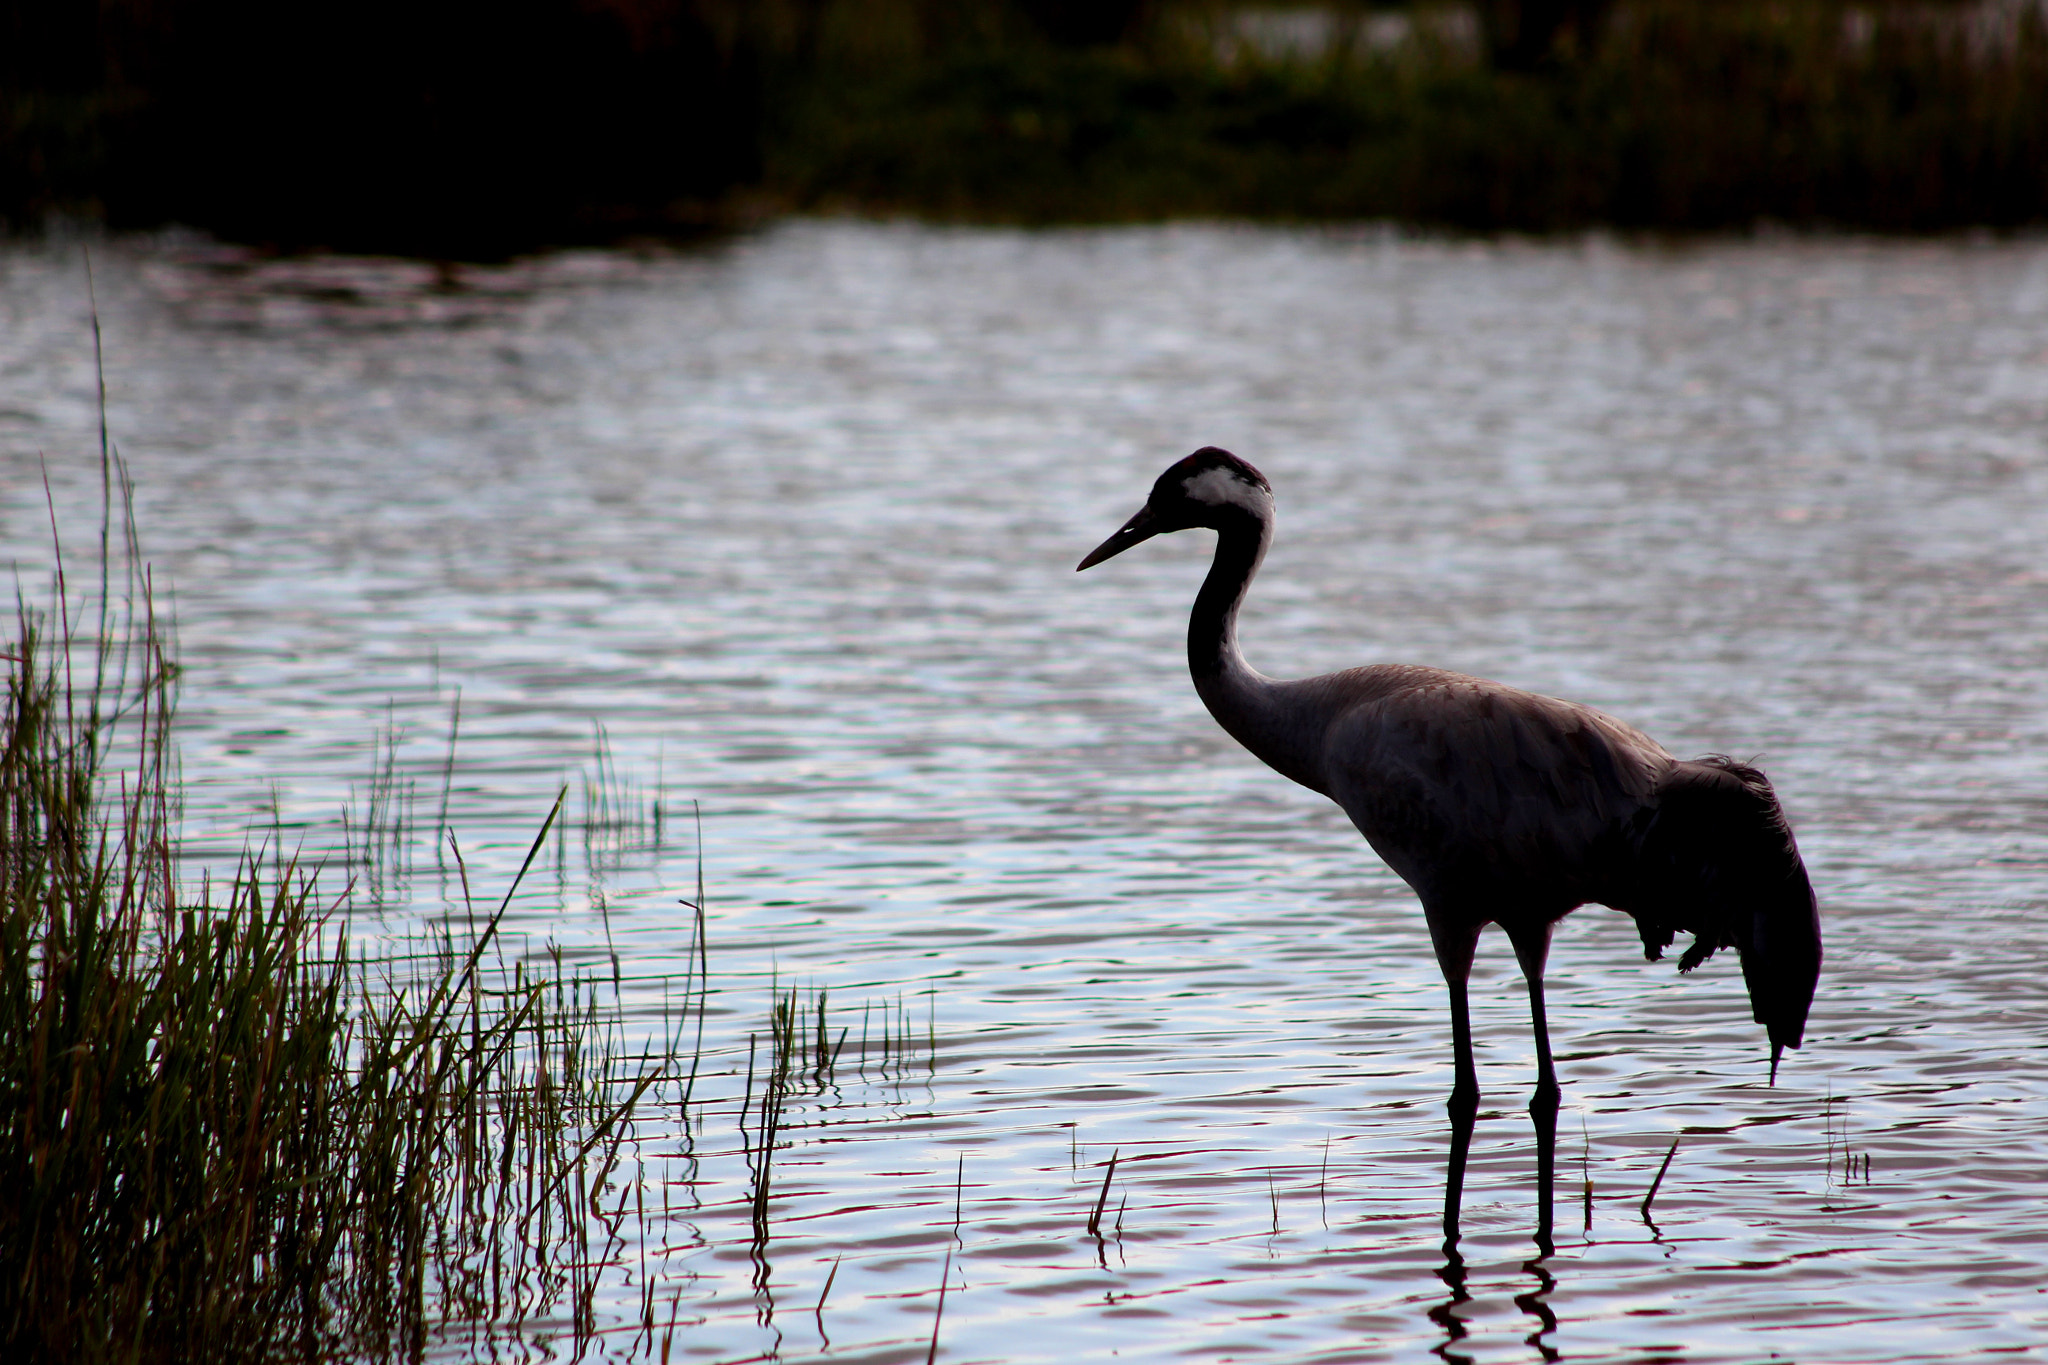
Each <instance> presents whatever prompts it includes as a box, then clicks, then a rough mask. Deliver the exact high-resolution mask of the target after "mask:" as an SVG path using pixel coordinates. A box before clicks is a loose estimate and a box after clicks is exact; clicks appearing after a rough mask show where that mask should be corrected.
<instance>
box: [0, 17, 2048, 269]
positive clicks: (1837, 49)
mask: <svg viewBox="0 0 2048 1365" xmlns="http://www.w3.org/2000/svg"><path fill="white" fill-rule="evenodd" d="M761 205H768V206H786V207H797V208H804V207H852V208H856V209H865V210H882V211H909V212H917V213H926V214H933V215H939V216H944V217H954V218H965V219H984V220H999V221H1022V222H1051V221H1103V220H1116V219H1131V218H1153V217H1163V216H1171V215H1184V214H1200V215H1214V214H1222V215H1245V216H1253V217H1281V218H1395V219H1401V220H1407V221H1415V222H1424V223H1435V224H1445V225H1452V226H1457V227H1465V228H1474V229H1481V230H1491V229H1526V230H1549V229H1560V228H1571V227H1576V226H1582V225H1589V224H1612V225H1616V226H1622V227H1639V228H1670V229H1702V228H1726V227H1741V226H1747V225H1750V224H1754V223H1757V222H1759V221H1779V222H1785V223H1791V224H1812V225H1832V226H1844V227H1858V228H1875V229H1880V230H1899V231H1927V230H1939V229H1944V228H1953V227H1961V226H1976V225H1986V226H1996V227H2003V226H2017V225H2022V224H2029V223H2038V222H2041V221H2043V220H2048V25H2044V22H2043V6H2042V5H2041V4H2040V3H2038V2H2037V0H1861V2H1860V3H1853V4H1852V3H1846V2H1845V0H1472V3H1464V4H1456V3H1428V2H1427V0H1418V3H1413V4H1384V3H1382V4H1375V3H1367V2H1366V0H1328V3H1324V4H1320V5H1299V4H1295V5H1287V4H1264V5H1257V4H1241V5H1233V4H1226V3H1223V2H1222V0H981V3H967V2H966V0H950V2H948V0H501V2H500V3H497V4H492V5H484V4H481V3H478V2H477V0H409V3H405V4H399V3H395V0H358V2H357V3H353V4H350V5H347V6H328V5H320V4H312V5H305V6H282V7H280V6H276V5H259V4H256V3H254V0H0V217H4V218H5V219H6V220H7V221H8V222H9V223H10V224H13V225H15V226H17V227H28V226H33V225H34V224H35V223H36V222H38V221H40V220H43V219H46V218H48V217H50V216H51V215H56V214H67V215H74V216H83V217H88V218H99V219H102V220H104V221H106V222H108V223H110V224H112V225H115V226H119V227H133V226H147V225H151V224H158V223H164V222H182V223H187V224H192V225H195V226H199V227H202V228H206V229H208V230H211V231H214V232H217V233H220V234H222V235H224V236H228V237H231V238H237V239H241V240H247V241H254V242H260V243H268V244H272V245H276V246H279V247H285V248H290V247H305V246H316V245H318V246H330V247H337V248H345V249H370V250H394V251H408V252H417V253H423V254H429V255H450V256H479V255H494V254H502V253H505V252H510V251H516V250H521V249H525V248H529V247H532V246H537V245H541V244H545V243H561V242H568V241H590V240H616V239H618V238H620V237H623V236H629V235H634V234H648V233H653V234H663V233H673V232H677V231H682V230H688V229H691V228H693V227H697V226H701V225H705V224H715V223H717V222H719V221H722V220H724V219H726V218H728V217H730V216H732V215H733V214H734V213H735V212H736V211H738V210H739V209H740V208H741V206H745V207H747V208H748V209H749V210H750V211H751V210H752V209H756V208H758V207H759V206H761Z"/></svg>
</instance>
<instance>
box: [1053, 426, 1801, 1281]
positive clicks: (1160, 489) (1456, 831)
mask: <svg viewBox="0 0 2048 1365" xmlns="http://www.w3.org/2000/svg"><path fill="white" fill-rule="evenodd" d="M1198 526H1200V527H1208V528H1210V529H1211V530H1214V531H1215V532H1216V533H1217V539H1216V556H1215V559H1214V561H1213V562H1212V563H1211V565H1210V567H1209V575H1208V578H1207V579H1206V580H1205V581H1204V582H1203V584H1202V588H1201V591H1200V592H1199V593H1198V594H1197V596H1196V598H1195V606H1194V612H1193V614H1192V616H1191V617H1190V619H1189V621H1188V667H1189V669H1190V670H1191V671H1192V672H1193V674H1194V680H1195V691H1196V692H1197V693H1198V694H1200V696H1201V698H1202V701H1203V703H1204V704H1205V705H1206V706H1207V707H1208V708H1209V713H1210V714H1211V715H1213V716H1214V717H1215V718H1216V720H1217V721H1218V722H1219V723H1220V724H1221V725H1222V726H1223V728H1224V729H1225V730H1227V731H1229V732H1230V734H1231V736H1232V737H1233V738H1235V739H1236V740H1237V741H1238V743H1240V744H1242V745H1244V747H1245V748H1247V749H1249V750H1251V752H1252V753H1253V754H1255V755H1256V756H1257V757H1259V758H1260V759H1262V760H1263V761H1264V762H1265V763H1266V764H1267V765H1268V766H1270V767H1271V768H1273V769H1274V770H1275V771H1277V772H1279V773H1281V774H1282V775H1283V776H1286V777H1289V778H1292V779H1293V780H1294V781H1296V782H1299V783H1300V784H1301V785H1302V786H1304V787H1307V788H1309V789H1310V790H1311V791H1317V792H1321V793H1322V794H1323V795H1325V796H1327V797H1329V798H1330V799H1331V800H1333V801H1335V802H1336V803H1337V804H1338V805H1339V806H1342V807H1343V808H1344V811H1345V813H1346V814H1347V815H1349V816H1350V817H1351V822H1352V823H1353V824H1354V825H1356V826H1357V827H1358V830H1359V832H1360V833H1362V834H1363V835H1365V837H1366V840H1367V842H1368V843H1370V844H1371V845H1372V847H1373V850H1374V852H1376V853H1378V854H1379V856H1380V857H1381V858H1383V859H1385V860H1386V862H1387V865H1388V866H1390V867H1392V868H1393V869H1394V871H1395V872H1397V873H1399V874H1400V876H1401V877H1402V879H1403V880H1405V881H1406V882H1407V883H1408V885H1409V886H1411V887H1412V888H1414V890H1415V893H1416V895H1417V896H1418V897H1420V899H1421V901H1422V908H1423V913H1424V916H1425V918H1426V919H1427V921H1428V924H1429V932H1430V938H1431V940H1432V942H1433V943H1434V945H1435V948H1436V957H1437V962H1438V964H1439V966H1441V967H1442V969H1443V974H1444V982H1445V984H1446V986H1447V987H1448V989H1449V993H1450V1006H1451V1036H1452V1040H1453V1046H1454V1048H1455V1051H1456V1054H1457V1055H1456V1059H1455V1065H1456V1080H1455V1082H1454V1084H1453V1086H1452V1090H1451V1099H1450V1114H1451V1120H1452V1141H1451V1156H1450V1163H1449V1169H1448V1176H1447V1181H1446V1189H1445V1197H1444V1237H1445V1249H1446V1251H1447V1253H1448V1254H1449V1255H1450V1256H1451V1257H1452V1258H1453V1259H1454V1260H1455V1258H1456V1255H1457V1253H1456V1246H1457V1237H1458V1212H1459V1204H1460V1202H1461V1199H1462V1195H1463V1189H1464V1177H1465V1162H1466V1156H1467V1154H1468V1152H1469V1151H1470V1147H1471V1139H1472V1125H1473V1120H1474V1118H1475V1116H1476V1114H1477V1112H1478V1108H1479V1077H1478V1072H1477V1070H1476V1069H1475V1067H1474V1066H1473V1061H1472V1023H1471V1015H1470V1011H1469V1008H1468V1005H1467V1001H1466V983H1467V981H1468V979H1469V977H1470V975H1471V970H1472V957H1473V952H1474V950H1475V948H1476V947H1477V944H1478V940H1479V934H1480V931H1481V930H1482V929H1483V928H1485V926H1486V925H1488V924H1498V925H1499V926H1500V927H1501V928H1502V929H1503V930H1504V931H1505V932H1506V933H1507V936H1508V940H1509V942H1510V943H1512V944H1513V945H1514V949H1515V957H1516V960H1517V961H1518V962H1519V963H1520V965H1521V969H1522V974H1523V976H1524V977H1525V978H1526V979H1527V981H1528V984H1529V1012H1530V1016H1531V1020H1532V1023H1533V1025H1534V1029H1535V1039H1536V1093H1535V1096H1534V1098H1532V1099H1531V1100H1530V1103H1529V1113H1530V1115H1531V1117H1532V1119H1533V1120H1534V1122H1535V1125H1536V1134H1537V1180H1538V1186H1539V1204H1538V1214H1537V1242H1538V1245H1539V1246H1540V1247H1541V1249H1542V1251H1543V1252H1544V1254H1546V1255H1547V1254H1549V1253H1550V1252H1551V1250H1552V1245H1551V1197H1550V1192H1551V1185H1552V1178H1553V1175H1554V1171H1555V1155H1556V1139H1557V1108H1558V1083H1557V1071H1556V1068H1555V1066H1554V1065H1553V1064H1552V1061H1551V1056H1550V1031H1549V1026H1548V1024H1547V1023H1546V1021H1545V1018H1544V1009H1543V967H1544V961H1545V959H1546V957H1547V956H1548V954H1549V950H1550V936H1551V932H1552V930H1553V929H1554V928H1555V926H1556V924H1557V922H1558V921H1559V920H1561V919H1563V918H1564V917H1565V916H1566V915H1568V914H1570V913H1571V912H1572V911H1573V910H1575V909H1577V908H1578V907H1579V906H1581V905H1585V904H1588V903H1598V904H1601V905H1607V906H1611V907H1613V908H1614V909H1617V910H1621V911H1624V912H1626V913H1627V914H1629V915H1630V916H1632V917H1633V918H1634V920H1635V922H1636V928H1637V930H1638V931H1639V932H1640V934H1641V936H1642V941H1643V950H1644V954H1645V956H1647V957H1648V958H1650V959H1651V960H1652V961H1654V960H1656V959H1658V958H1660V957H1661V956H1663V952H1664V949H1665V948H1667V947H1669V946H1670V944H1671V942H1672V940H1673V937H1674V936H1675V935H1676V934H1678V933H1688V934H1691V935H1692V936H1693V937H1692V942H1691V944H1690V946H1689V947H1687V948H1686V950H1685V953H1684V955H1683V956H1682V957H1681V958H1680V959H1679V963H1678V969H1679V970H1680V971H1681V972H1689V971H1691V970H1692V969H1693V968H1694V967H1697V966H1698V965H1699V964H1700V963H1702V962H1704V961H1705V960H1706V959H1707V958H1708V957H1710V956H1711V955H1712V954H1713V953H1714V951H1715V950H1716V949H1718V948H1728V947H1732V948H1734V949H1735V950H1736V951H1737V953H1739V954H1740V956H1741V960H1742V974H1743V979H1744V981H1745V982H1746V984H1747V985H1748V988H1749V998H1750V1005H1751V1009H1752V1013H1753V1014H1754V1016H1755V1019H1756V1022H1758V1023H1760V1024H1762V1025H1763V1026H1764V1028H1765V1030H1766V1032H1767V1034H1768V1036H1769V1038H1770V1044H1771V1079H1772V1081H1773V1083H1775V1081H1776V1079H1777V1071H1778V1060H1779V1058H1780V1056H1781V1055H1782V1054H1783V1051H1784V1049H1786V1048H1788V1047H1790V1048H1796V1047H1798V1046H1799V1043H1800V1038H1801V1035H1802V1033H1803V1032H1804V1029H1805V1025H1806V1016H1807V1010H1808V1009H1809V1007H1810V1006H1811V1005H1812V1003H1813V992H1814V986H1815V984H1816V983H1817V981H1818V980H1819V977H1820V962H1821V942H1820V914H1819V908H1818V906H1817V904H1816V903H1815V900H1814V895H1813V888H1812V885H1811V883H1810V882H1809V881H1808V880H1807V875H1806V867H1805V864H1804V863H1803V862H1802V861H1801V860H1800V857H1799V850H1798V847H1797V845H1796V844H1795V843H1794V841H1793V838H1792V832H1791V830H1790V828H1789V827H1788V826H1787V824H1786V822H1785V816H1784V812H1783V810H1782V809H1781V808H1780V807H1779V805H1778V800H1777V797H1776V795H1775V794H1774V793H1773V792H1772V790H1771V785H1770V783H1769V782H1768V781H1767V780H1766V779H1765V778H1764V775H1763V774H1762V773H1761V772H1759V771H1757V770H1756V769H1755V768H1753V767H1750V766H1748V765H1745V764H1742V763H1737V762H1735V761H1734V760H1732V759H1729V758H1725V757H1721V756H1718V755H1715V756H1709V757H1706V758H1700V759H1695V760H1691V761H1685V760H1680V759H1677V758H1674V757H1672V755H1671V754H1670V753H1668V752H1666V751H1665V749H1664V748H1663V747H1662V746H1661V745H1659V744H1658V743H1657V742H1656V741H1655V740H1653V739H1651V738H1650V737H1649V736H1647V735H1645V734H1643V733H1642V732H1641V731H1639V730H1636V729H1634V728H1632V727H1630V726H1627V725H1624V724H1622V723H1621V722H1620V721H1618V720H1615V719H1614V718H1613V717H1611V716H1607V715H1603V714H1602V713H1601V712H1599V711H1596V710H1594V709H1592V708H1591V707H1588V706H1580V705H1577V704H1576V703H1573V702H1566V701H1558V700H1555V699H1554V698H1551V697H1544V696H1538V695H1536V694H1535V693H1533V692H1524V691H1521V690H1519V689H1517V688H1513V687H1508V686H1505V685H1503V684H1501V683H1497V682H1490V681H1488V680H1486V679H1484V678H1474V677H1469V676H1467V675H1465V674H1462V673H1452V672H1448V671H1446V670H1444V669H1440V668H1422V667H1416V666H1412V665H1407V664H1381V665H1377V666H1374V667H1370V668H1354V669H1347V670H1345V671H1343V672H1341V673H1329V674H1325V675H1323V676H1321V677H1315V678H1302V679H1298V680H1293V681H1282V680H1279V679H1274V678H1268V677H1266V676H1264V675H1263V674H1261V673H1259V672H1257V671H1256V670H1254V669H1253V668H1251V667H1250V666H1249V665H1247V664H1246V663H1245V661H1244V656H1243V654H1242V653H1241V652H1240V651H1239V649H1238V645H1237V612H1238V608H1239V607H1240V606H1242V605H1243V603H1244V598H1245V592H1246V590H1247V588H1248V587H1249V586H1250V584H1251V581H1252V576H1253V575H1254V574H1256V573H1257V572H1258V568H1259V562H1260V561H1261V560H1262V559H1263V558H1264V557H1265V554H1266V548H1267V546H1268V544H1269V543H1270V542H1271V540H1272V537H1273V492H1272V486H1271V485H1270V484H1268V483H1267V482H1266V479H1265V476H1264V475H1262V474H1260V473H1259V471H1258V470H1256V469H1254V468H1253V467H1252V466H1251V465H1249V464H1247V463H1246V462H1245V461H1243V460H1240V459H1238V458H1237V457H1236V456H1235V455H1232V454H1230V453H1229V452H1228V451H1225V450H1218V449H1216V448H1215V447H1213V446H1210V447H1205V448H1204V449H1201V450H1198V451H1196V452H1195V453H1194V454H1192V455H1190V456H1188V457H1187V458H1186V459H1184V460H1182V461H1180V462H1179V463H1177V464H1175V465H1173V466H1172V467H1171V468H1169V469H1168V470H1167V471H1166V472H1165V473H1164V474H1162V475H1160V476H1159V479H1158V481H1157V482H1156V483H1154V484H1153V486H1152V495H1151V497H1150V498H1149V499H1148V500H1147V501H1146V503H1145V506H1144V507H1143V508H1141V509H1140V510H1139V511H1138V514H1137V515H1136V516H1134V517H1132V518H1131V519H1130V520H1129V521H1127V522H1125V523H1124V525H1123V526H1122V527H1120V528H1119V529H1118V530H1117V532H1116V533H1115V534H1114V535H1112V536H1110V538H1109V539H1107V540H1105V541H1104V542H1102V544H1101V545H1099V546H1097V547H1096V548H1095V549H1094V550H1093V551H1091V552H1090V553H1089V555H1088V557H1087V558H1085V559H1083V560H1082V561H1081V563H1080V565H1079V566H1078V567H1079V568H1081V569H1086V568H1088V567H1089V566H1091V565H1094V564H1099V563H1101V562H1102V561H1103V560H1105V559H1108V558H1110V557H1111V556H1113V555H1118V554H1121V553H1123V552H1124V551H1125V550H1128V549H1130V548H1131V547H1132V546H1133V545H1136V544H1139V543H1140V542H1142V541H1145V540H1149V539H1151V538H1152V537H1153V536H1156V535H1162V534H1165V533H1167V532H1172V531H1184V530H1188V529H1190V528H1193V527H1198Z"/></svg>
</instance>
